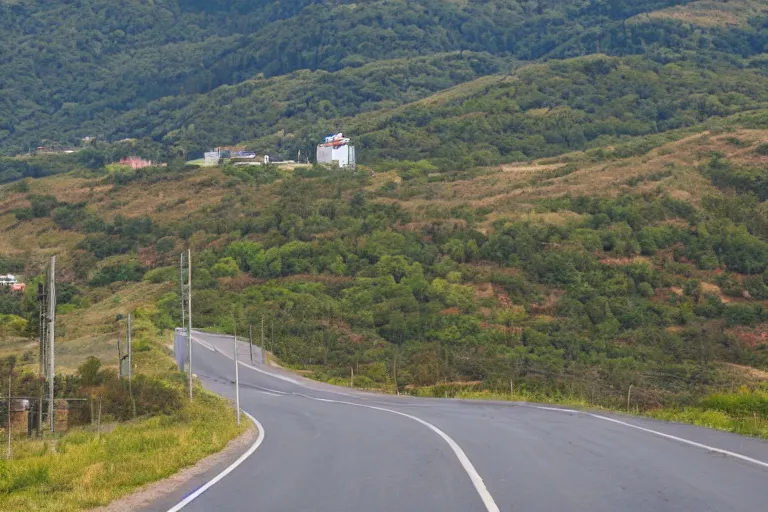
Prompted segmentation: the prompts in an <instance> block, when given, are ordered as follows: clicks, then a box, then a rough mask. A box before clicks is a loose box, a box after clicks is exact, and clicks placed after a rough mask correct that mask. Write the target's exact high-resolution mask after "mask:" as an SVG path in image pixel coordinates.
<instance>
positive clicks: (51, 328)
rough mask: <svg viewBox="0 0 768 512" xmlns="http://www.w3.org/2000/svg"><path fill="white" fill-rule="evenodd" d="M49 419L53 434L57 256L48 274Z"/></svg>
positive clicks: (52, 257) (52, 258) (52, 259)
mask: <svg viewBox="0 0 768 512" xmlns="http://www.w3.org/2000/svg"><path fill="white" fill-rule="evenodd" d="M47 321H48V350H49V354H48V365H49V366H48V419H49V420H50V422H51V432H54V431H55V423H54V419H53V409H54V408H53V391H54V390H53V388H54V384H55V382H56V366H55V362H54V355H55V350H54V337H55V329H56V256H51V269H50V272H49V274H48V318H47Z"/></svg>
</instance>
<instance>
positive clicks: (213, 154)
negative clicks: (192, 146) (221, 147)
mask: <svg viewBox="0 0 768 512" xmlns="http://www.w3.org/2000/svg"><path fill="white" fill-rule="evenodd" d="M221 158H222V155H221V151H208V152H207V153H205V154H203V159H204V162H205V163H204V164H203V165H204V166H205V167H215V166H217V165H219V162H221Z"/></svg>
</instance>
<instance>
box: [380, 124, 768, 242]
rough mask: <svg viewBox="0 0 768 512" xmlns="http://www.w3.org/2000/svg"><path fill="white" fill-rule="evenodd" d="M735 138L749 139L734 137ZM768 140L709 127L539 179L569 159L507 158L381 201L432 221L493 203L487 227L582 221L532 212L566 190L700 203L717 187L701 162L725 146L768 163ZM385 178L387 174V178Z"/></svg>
mask: <svg viewBox="0 0 768 512" xmlns="http://www.w3.org/2000/svg"><path fill="white" fill-rule="evenodd" d="M734 139H738V140H739V141H741V144H740V145H735V144H733V143H732V142H731V141H733V140H734ZM767 140H768V130H736V131H734V132H731V133H727V134H722V135H713V134H711V133H710V132H706V131H705V132H701V133H698V134H695V135H691V136H688V137H685V138H682V139H680V140H677V141H675V142H670V143H667V144H664V145H662V146H660V147H658V148H655V149H653V150H652V151H649V152H648V153H647V154H645V155H641V156H635V157H630V158H623V159H616V160H608V161H601V162H593V161H590V160H589V158H587V157H586V155H585V154H583V153H580V154H576V153H574V154H571V155H568V158H567V160H570V161H571V163H572V165H575V166H576V170H575V171H573V172H572V173H570V174H567V175H565V176H561V177H552V178H547V177H546V174H545V175H544V179H542V180H541V181H538V182H535V183H534V182H533V181H532V179H533V178H535V177H536V176H537V175H539V176H540V175H542V173H547V172H550V171H553V170H556V169H558V168H562V167H563V165H564V164H563V163H562V162H553V161H552V159H543V160H541V161H538V162H533V163H529V164H510V165H502V166H499V167H498V168H497V171H498V172H495V173H490V174H485V175H483V176H479V177H477V178H474V179H471V180H463V181H456V182H444V183H437V184H432V185H430V193H431V196H430V198H429V199H427V198H426V197H424V196H423V194H422V195H417V196H416V197H414V198H408V199H393V198H380V199H379V201H381V202H392V203H398V204H400V206H402V207H403V208H405V209H406V210H408V211H410V212H411V213H412V214H413V216H414V218H415V219H416V220H417V221H419V222H429V221H430V220H431V217H430V213H431V212H435V211H443V212H445V211H450V209H452V208H455V207H457V206H460V205H462V204H467V205H469V206H470V207H474V208H485V209H486V210H489V211H490V213H489V214H488V215H487V218H486V220H485V221H484V222H482V223H480V225H479V229H480V230H481V231H482V230H484V229H487V227H488V226H489V225H490V224H491V223H492V222H493V221H494V220H496V219H498V218H501V217H505V218H510V219H514V218H521V219H528V220H533V221H539V222H545V223H553V224H564V223H567V222H569V221H571V220H577V217H578V216H576V215H575V214H561V213H555V214H537V213H532V212H531V210H532V209H533V206H534V204H535V202H536V201H538V200H541V199H544V198H555V197H562V196H564V195H566V194H571V195H582V194H583V195H590V196H605V197H615V196H617V195H619V194H621V193H622V192H625V191H630V190H633V191H636V192H644V191H651V190H654V189H656V188H657V187H661V188H662V189H663V190H664V191H665V192H666V193H667V194H668V195H670V196H671V197H673V198H678V199H682V200H685V201H689V202H691V203H693V204H694V205H698V204H699V203H700V201H701V198H702V197H704V196H706V195H709V194H716V193H717V189H715V187H714V186H713V185H712V184H711V182H710V181H709V180H708V179H706V178H705V177H703V176H702V175H701V174H700V173H699V172H698V171H697V168H698V166H700V165H702V164H704V163H706V162H707V161H708V160H709V159H710V158H711V155H712V152H713V151H718V152H721V153H723V154H724V155H726V157H727V158H728V159H729V161H731V162H734V163H737V164H738V163H742V164H750V165H755V164H760V165H768V158H766V157H762V156H759V155H757V154H756V153H755V152H754V148H755V146H756V145H757V144H759V143H761V142H763V141H767ZM563 159H565V156H564V157H563ZM659 173H666V174H669V176H666V177H663V178H662V179H660V180H659V179H657V178H654V179H648V178H649V177H653V175H657V174H659ZM632 179H639V180H640V181H639V183H638V184H636V185H634V187H633V186H631V185H630V184H629V183H628V182H629V181H630V180H632ZM385 181H386V179H384V178H382V184H383V182H385ZM404 186H408V185H404ZM373 188H375V187H373Z"/></svg>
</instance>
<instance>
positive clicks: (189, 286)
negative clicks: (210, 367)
mask: <svg viewBox="0 0 768 512" xmlns="http://www.w3.org/2000/svg"><path fill="white" fill-rule="evenodd" d="M187 321H188V322H189V323H188V324H187V351H188V354H187V357H188V358H189V401H190V402H191V401H192V249H187ZM238 414H240V412H239V411H238Z"/></svg>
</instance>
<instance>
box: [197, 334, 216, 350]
mask: <svg viewBox="0 0 768 512" xmlns="http://www.w3.org/2000/svg"><path fill="white" fill-rule="evenodd" d="M192 339H193V340H194V341H196V342H198V343H199V344H200V345H202V346H204V347H205V348H207V349H208V350H210V351H211V352H216V349H215V348H213V346H211V345H209V344H208V343H206V342H204V341H203V340H198V339H197V338H195V337H194V336H192Z"/></svg>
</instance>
